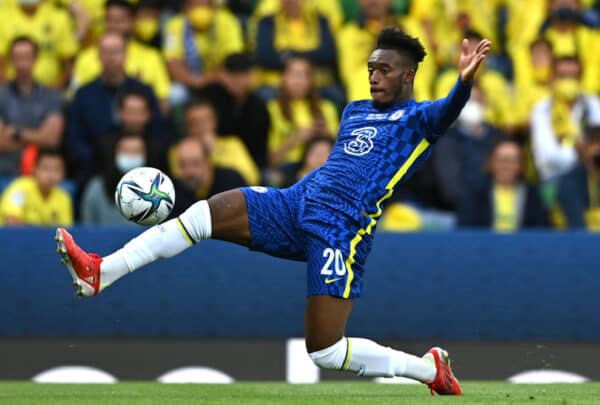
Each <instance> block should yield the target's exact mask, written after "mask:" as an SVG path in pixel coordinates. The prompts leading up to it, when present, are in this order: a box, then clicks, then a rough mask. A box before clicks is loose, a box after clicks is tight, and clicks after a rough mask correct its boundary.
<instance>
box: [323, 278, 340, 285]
mask: <svg viewBox="0 0 600 405" xmlns="http://www.w3.org/2000/svg"><path fill="white" fill-rule="evenodd" d="M342 278H344V277H336V278H326V279H325V284H331V283H335V282H336V281H338V280H341V279H342Z"/></svg>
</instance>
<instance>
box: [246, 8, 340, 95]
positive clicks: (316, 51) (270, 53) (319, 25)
mask: <svg viewBox="0 0 600 405" xmlns="http://www.w3.org/2000/svg"><path fill="white" fill-rule="evenodd" d="M252 41H253V45H254V48H255V49H254V52H255V58H256V65H257V68H258V70H257V81H258V84H259V85H260V86H262V87H263V88H262V89H261V93H262V94H263V97H265V98H266V99H268V98H271V97H272V96H273V95H274V90H275V88H276V87H277V86H279V84H280V82H281V74H282V71H283V69H284V65H285V62H286V59H287V58H289V56H290V55H291V54H294V55H302V56H303V57H304V58H306V59H307V60H309V61H310V63H311V64H312V65H313V66H314V72H315V83H316V85H317V86H318V87H320V88H323V91H324V92H325V93H326V94H327V96H328V98H331V99H332V100H335V102H336V103H337V104H340V105H341V104H343V102H344V100H343V99H344V97H343V92H342V90H341V89H340V88H339V87H338V86H336V78H335V73H336V72H335V67H336V47H335V39H334V37H333V33H332V31H331V28H330V25H329V22H328V20H327V18H326V17H325V16H323V15H322V14H321V13H320V12H319V10H318V9H316V8H315V7H311V4H310V2H302V1H299V0H280V7H279V9H278V11H276V12H274V13H273V14H269V15H266V16H264V17H262V18H260V20H259V21H258V22H257V27H256V35H255V38H252Z"/></svg>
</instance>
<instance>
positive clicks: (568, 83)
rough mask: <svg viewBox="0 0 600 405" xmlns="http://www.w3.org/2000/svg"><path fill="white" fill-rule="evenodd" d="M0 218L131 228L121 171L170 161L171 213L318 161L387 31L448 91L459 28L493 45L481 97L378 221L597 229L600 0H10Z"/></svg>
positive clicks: (434, 86)
mask: <svg viewBox="0 0 600 405" xmlns="http://www.w3.org/2000/svg"><path fill="white" fill-rule="evenodd" d="M0 20H1V21H2V24H0V83H1V84H0V189H1V190H2V195H1V197H0V224H9V225H16V224H32V225H55V224H64V225H69V224H72V223H75V222H77V223H83V224H90V225H122V224H127V221H126V220H125V219H123V218H122V217H121V216H120V214H119V212H118V211H117V208H116V206H115V204H114V190H115V186H116V184H117V182H118V181H119V179H120V177H121V176H122V175H123V174H124V173H125V172H127V171H129V170H131V169H133V168H135V167H140V166H154V167H158V168H160V169H162V170H164V171H165V172H167V173H168V174H169V175H170V176H171V177H172V178H173V179H174V183H175V187H176V193H177V194H176V195H177V198H176V206H175V209H174V212H173V215H177V214H179V213H180V212H181V211H182V210H184V209H185V208H186V207H187V205H189V204H191V203H192V202H194V201H197V200H198V199H203V198H207V197H209V196H210V195H213V194H215V193H218V192H221V191H224V190H227V189H230V188H234V187H239V186H244V185H269V186H277V187H285V186H288V185H290V184H293V183H294V182H295V181H297V180H298V179H300V178H302V177H303V176H304V175H305V174H306V173H308V172H310V171H311V170H314V169H315V168H317V167H319V166H320V165H322V164H323V163H324V162H325V160H326V159H327V156H328V154H329V152H330V150H331V148H332V145H333V143H334V142H335V137H336V133H337V127H338V125H339V118H340V115H341V112H342V110H343V108H344V105H345V104H346V103H347V102H349V101H352V100H357V99H364V98H369V97H370V95H369V83H368V74H367V69H366V62H367V59H368V57H369V54H370V52H371V50H372V49H373V47H374V43H375V39H376V36H377V34H378V32H379V31H380V30H381V29H382V28H383V27H386V26H390V25H395V26H399V27H401V28H402V29H403V30H405V31H406V32H407V33H409V34H411V35H412V36H416V37H418V38H419V39H420V40H421V41H422V43H423V44H424V46H425V48H426V50H427V53H428V56H427V57H426V59H425V61H424V62H423V63H421V65H420V66H419V68H418V72H417V75H416V79H415V98H416V99H417V100H427V99H435V98H440V97H444V96H445V95H446V94H447V93H448V91H449V90H450V88H451V87H452V85H453V84H454V82H455V81H456V78H457V77H458V70H457V66H456V65H457V60H458V53H459V50H460V44H461V40H462V38H467V39H468V41H469V45H470V46H475V45H476V44H477V43H478V41H479V40H481V39H482V38H484V37H485V38H489V39H491V40H492V41H493V52H492V55H490V57H489V59H488V61H487V63H486V64H485V66H484V68H483V69H482V70H481V71H480V72H478V74H477V77H476V80H475V82H474V87H473V91H472V95H471V98H470V100H469V101H468V103H467V105H466V106H465V108H464V110H463V111H462V113H461V115H460V116H459V118H458V120H457V122H456V123H455V125H453V127H452V128H451V129H450V130H449V131H448V133H447V134H446V136H445V137H443V138H442V139H441V140H440V141H439V142H438V144H437V145H436V147H435V148H434V152H433V154H432V157H431V159H430V160H429V161H428V162H427V164H426V166H425V167H424V169H423V170H421V171H420V172H418V173H417V174H416V175H415V176H414V177H412V178H411V179H410V180H409V181H408V182H407V183H406V184H403V185H401V186H399V187H398V188H397V190H396V192H395V193H394V195H393V197H392V199H391V201H390V202H389V203H388V205H387V207H386V210H385V213H384V216H383V219H382V221H381V224H380V227H382V228H383V229H387V230H402V231H411V230H430V229H452V228H456V227H480V228H488V229H493V230H496V231H502V232H510V231H515V230H519V229H524V228H540V227H546V228H555V229H565V228H582V229H588V230H600V99H599V95H600V28H599V27H600V0H529V1H522V0H326V1H325V0H247V1H244V0H230V1H226V0H179V1H177V0H172V1H167V0H138V1H134V0H131V1H127V0H1V1H0Z"/></svg>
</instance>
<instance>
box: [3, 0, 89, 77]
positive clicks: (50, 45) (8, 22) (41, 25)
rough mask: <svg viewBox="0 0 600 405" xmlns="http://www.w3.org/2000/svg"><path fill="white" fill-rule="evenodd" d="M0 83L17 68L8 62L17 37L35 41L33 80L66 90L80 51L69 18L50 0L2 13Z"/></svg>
mask: <svg viewBox="0 0 600 405" xmlns="http://www.w3.org/2000/svg"><path fill="white" fill-rule="evenodd" d="M0 21H2V24H0V79H5V78H9V79H12V78H13V77H14V76H15V70H14V67H13V66H12V65H11V64H10V63H8V62H9V61H8V60H7V59H8V57H9V53H10V45H11V43H12V42H13V40H14V39H15V38H17V37H21V36H24V35H26V36H28V37H30V38H31V39H33V40H34V41H35V43H36V44H37V46H38V48H39V55H38V58H37V61H36V64H35V68H34V73H33V76H34V78H35V80H36V81H38V82H39V83H41V84H44V85H47V86H52V87H57V88H63V87H64V86H66V84H67V83H68V80H69V76H70V74H71V67H72V60H73V57H74V56H75V53H76V52H77V49H78V44H77V36H76V34H75V31H74V29H73V27H74V25H75V24H74V23H73V21H72V19H71V17H70V15H69V14H68V13H67V12H66V11H65V10H62V9H60V8H58V7H56V6H54V4H53V2H51V1H47V0H18V1H17V7H3V8H1V9H0Z"/></svg>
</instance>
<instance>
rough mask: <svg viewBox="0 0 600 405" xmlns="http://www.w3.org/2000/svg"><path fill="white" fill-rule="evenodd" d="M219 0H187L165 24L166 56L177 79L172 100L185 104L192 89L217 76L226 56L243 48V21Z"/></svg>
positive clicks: (172, 77) (169, 66)
mask: <svg viewBox="0 0 600 405" xmlns="http://www.w3.org/2000/svg"><path fill="white" fill-rule="evenodd" d="M216 3H217V2H216V0H186V1H185V3H184V8H183V10H184V11H183V13H181V14H179V15H176V16H174V17H172V18H171V19H170V20H169V21H168V22H167V25H166V26H165V41H164V46H163V52H164V57H165V59H166V61H167V68H168V69H169V75H170V76H171V80H172V81H173V82H174V85H173V88H172V92H171V103H172V104H175V105H181V104H183V103H184V102H185V101H186V100H187V99H188V98H189V89H199V88H201V87H203V86H206V85H207V84H209V83H212V82H214V81H215V80H216V79H217V69H218V68H219V67H220V66H221V64H222V63H223V61H224V60H225V58H226V57H227V56H228V55H230V54H232V53H237V52H242V51H243V50H244V39H243V36H242V29H241V26H240V23H239V22H238V21H237V20H236V18H235V16H234V15H233V14H231V12H229V11H228V10H227V9H225V8H222V7H219V6H217V4H216Z"/></svg>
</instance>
